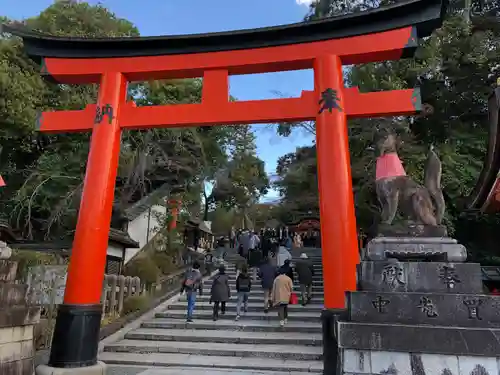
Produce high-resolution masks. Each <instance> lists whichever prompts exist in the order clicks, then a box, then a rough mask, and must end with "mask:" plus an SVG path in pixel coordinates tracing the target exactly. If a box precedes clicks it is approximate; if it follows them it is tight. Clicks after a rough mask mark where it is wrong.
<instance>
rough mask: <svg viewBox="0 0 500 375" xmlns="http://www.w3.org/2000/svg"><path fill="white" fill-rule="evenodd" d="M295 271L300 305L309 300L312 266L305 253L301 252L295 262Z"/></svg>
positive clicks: (312, 274)
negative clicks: (298, 285) (298, 286)
mask: <svg viewBox="0 0 500 375" xmlns="http://www.w3.org/2000/svg"><path fill="white" fill-rule="evenodd" d="M295 271H297V276H298V278H299V284H300V293H301V295H302V306H305V305H306V304H308V303H309V302H311V298H312V284H313V276H314V267H313V264H312V262H311V261H309V259H308V258H307V254H305V253H302V254H301V255H300V260H299V261H298V262H297V263H296V264H295Z"/></svg>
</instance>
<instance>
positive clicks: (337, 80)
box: [3, 0, 443, 367]
mask: <svg viewBox="0 0 500 375" xmlns="http://www.w3.org/2000/svg"><path fill="white" fill-rule="evenodd" d="M442 11H443V9H442V6H441V0H410V1H407V2H404V3H399V4H397V5H395V6H391V7H387V8H382V9H377V10H374V11H370V12H363V13H360V14H354V15H348V16H342V17H334V18H330V19H326V20H322V21H317V22H310V23H301V24H295V25H287V26H279V27H273V28H264V29H257V30H243V31H236V32H228V33H214V34H206V35H192V36H178V37H175V36H174V37H146V38H114V39H82V38H64V37H54V36H49V35H44V34H39V33H35V32H32V31H29V30H26V29H22V28H17V27H14V26H4V30H3V31H4V32H10V33H12V34H15V35H17V36H20V37H22V38H23V40H24V48H25V50H26V52H27V53H28V55H30V57H31V58H33V59H34V60H35V61H39V62H41V66H42V74H44V75H45V76H47V77H50V78H51V79H52V80H55V81H57V82H59V83H65V84H89V83H98V84H99V85H100V86H99V96H98V100H97V103H96V104H91V105H88V106H87V107H86V108H85V109H84V110H80V111H56V112H44V113H43V114H41V116H40V117H39V121H38V129H39V130H40V131H42V132H83V131H90V132H92V140H91V146H90V152H89V157H88V164H87V171H86V176H85V181H84V189H83V194H82V201H81V206H80V211H79V217H78V224H77V228H76V233H75V238H74V242H73V249H72V255H71V261H70V264H69V269H68V277H67V284H66V291H65V296H64V304H63V305H61V306H60V307H59V311H58V315H57V321H56V327H55V332H54V337H53V342H52V349H51V355H50V360H49V365H50V366H53V367H85V366H92V365H94V364H96V362H97V347H98V346H97V344H98V338H99V328H100V318H101V307H100V298H101V290H102V281H103V275H104V268H105V259H106V248H107V242H108V231H109V226H110V219H111V210H112V204H113V198H114V189H115V180H116V174H117V167H118V158H119V152H120V140H121V132H122V131H124V130H136V129H148V128H153V127H185V126H217V125H224V124H254V123H276V122H283V121H287V122H294V121H306V120H313V121H316V146H317V159H318V182H319V193H320V214H321V237H322V238H321V243H322V249H323V250H322V254H323V269H324V271H323V275H324V293H325V296H324V300H325V303H324V305H325V308H326V309H343V308H344V307H345V292H346V291H350V290H355V288H356V265H357V264H358V262H359V255H358V242H357V233H356V218H355V215H354V202H353V192H352V182H351V170H350V157H349V146H348V134H347V120H348V119H349V118H354V117H379V116H395V115H409V114H414V113H416V111H418V110H419V109H420V95H419V91H418V90H417V89H409V90H396V91H389V92H372V93H360V92H359V91H358V89H357V88H345V87H344V84H343V73H342V65H349V64H362V63H368V62H373V61H383V60H395V59H399V58H401V57H405V56H410V55H411V53H412V52H413V51H414V50H415V48H416V47H417V37H421V36H426V35H429V34H430V32H431V31H432V30H433V29H434V28H435V27H437V26H439V24H440V22H441V16H442ZM311 68H312V69H314V91H304V92H302V95H301V96H300V97H299V98H291V99H272V100H252V101H241V102H239V101H237V102H230V101H229V93H228V77H229V75H235V74H253V73H264V72H276V71H286V70H298V69H311ZM192 77H203V91H202V102H201V103H200V104H182V105H163V106H146V107H136V106H135V104H134V103H133V102H132V101H127V84H128V83H129V82H132V81H147V80H158V79H171V78H192ZM325 345H326V343H325Z"/></svg>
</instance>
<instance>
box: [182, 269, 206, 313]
mask: <svg viewBox="0 0 500 375" xmlns="http://www.w3.org/2000/svg"><path fill="white" fill-rule="evenodd" d="M202 278H203V276H202V275H201V272H200V263H198V262H194V263H193V266H192V267H191V268H190V269H189V270H187V271H186V274H185V276H184V281H183V282H182V286H181V294H182V293H184V292H186V297H187V321H188V323H190V322H192V321H193V312H194V306H195V303H196V294H197V293H199V294H200V296H201V295H202V294H203V288H202V282H201V281H202Z"/></svg>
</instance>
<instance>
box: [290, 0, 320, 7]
mask: <svg viewBox="0 0 500 375" xmlns="http://www.w3.org/2000/svg"><path fill="white" fill-rule="evenodd" d="M295 2H296V3H297V4H299V5H307V6H309V5H311V4H312V3H314V2H316V0H295Z"/></svg>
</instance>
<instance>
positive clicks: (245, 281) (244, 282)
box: [238, 275, 250, 292]
mask: <svg viewBox="0 0 500 375" xmlns="http://www.w3.org/2000/svg"><path fill="white" fill-rule="evenodd" d="M238 278H239V279H240V281H239V287H240V291H241V292H249V291H250V278H249V277H248V276H243V275H240V276H238Z"/></svg>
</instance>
